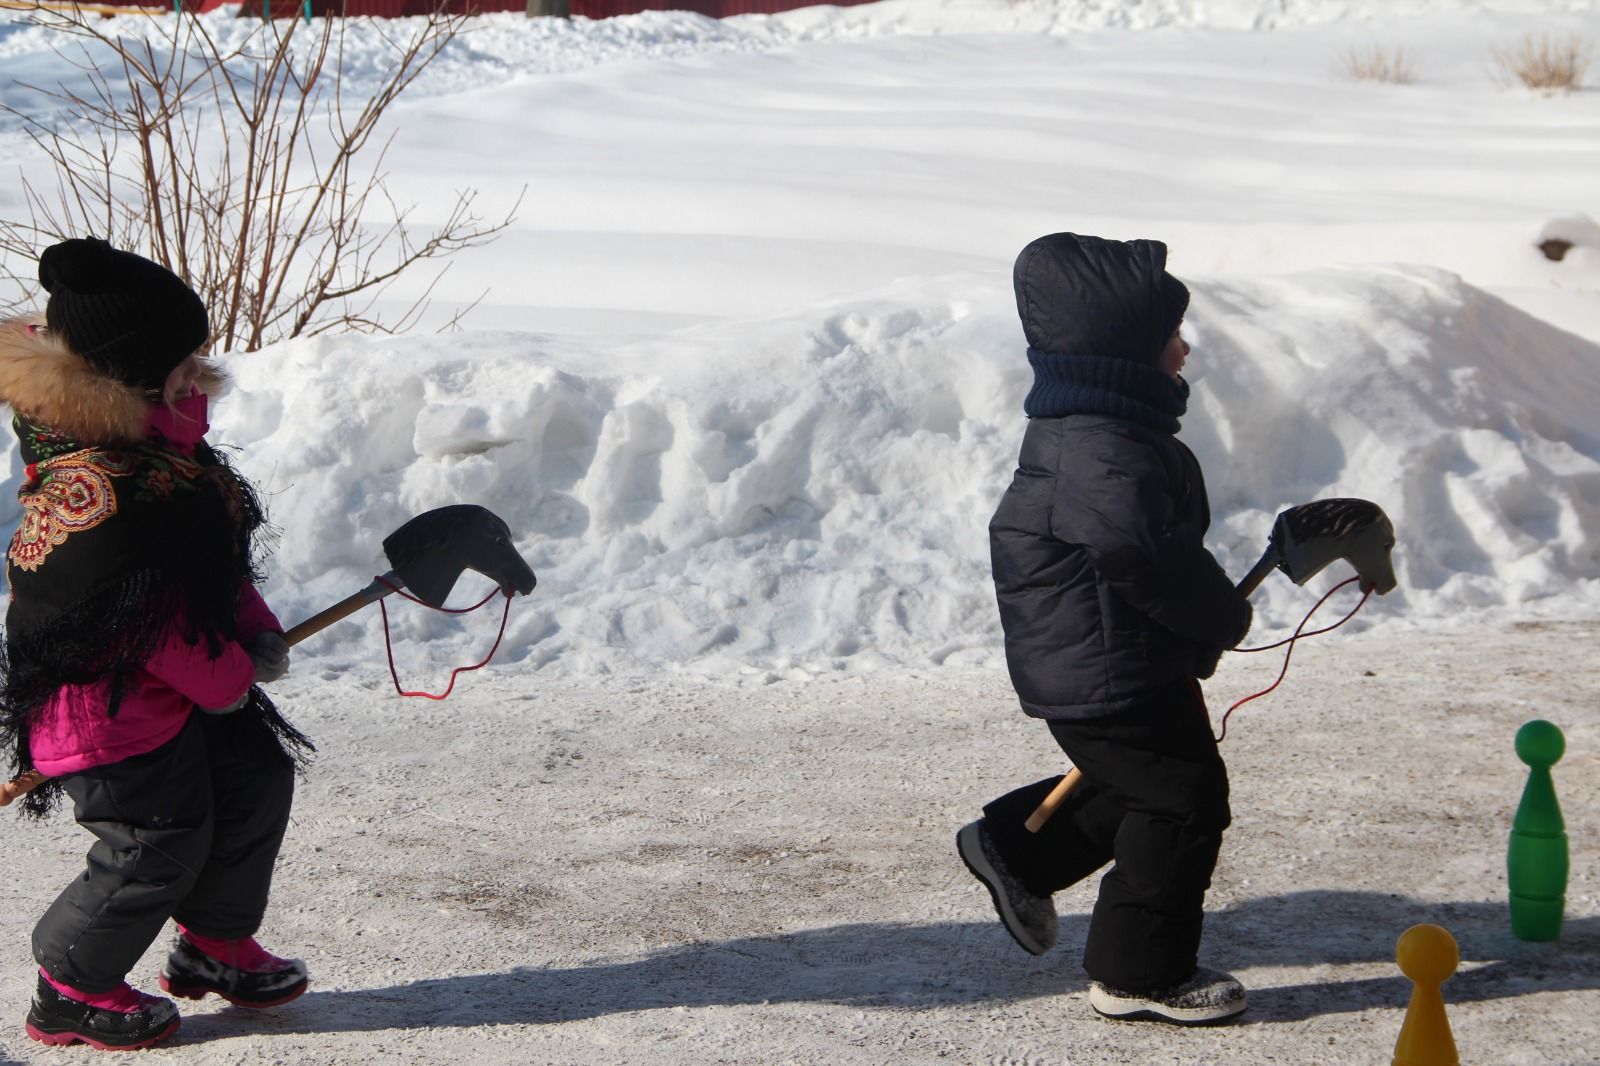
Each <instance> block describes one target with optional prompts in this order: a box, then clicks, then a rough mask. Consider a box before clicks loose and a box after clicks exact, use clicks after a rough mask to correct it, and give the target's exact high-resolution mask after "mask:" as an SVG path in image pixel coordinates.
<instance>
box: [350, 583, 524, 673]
mask: <svg viewBox="0 0 1600 1066" xmlns="http://www.w3.org/2000/svg"><path fill="white" fill-rule="evenodd" d="M376 580H377V581H378V583H379V584H381V585H385V586H387V587H388V589H389V591H390V592H397V593H399V594H400V596H401V598H402V599H407V600H410V601H411V602H412V603H420V604H422V605H423V606H424V607H427V608H428V609H429V610H434V611H442V612H443V613H445V614H469V613H471V612H472V611H476V610H477V609H478V608H479V607H482V606H483V605H484V604H486V603H488V602H489V601H490V600H492V599H494V594H495V593H496V592H499V593H501V595H503V596H505V598H506V609H505V613H503V614H502V615H501V616H500V632H499V633H497V634H495V638H494V647H492V648H490V649H489V654H488V655H485V656H484V657H483V660H482V661H481V662H476V663H473V664H472V665H471V666H458V667H456V668H455V669H454V670H451V671H450V683H449V684H448V685H446V686H445V689H444V691H443V692H440V693H438V694H437V695H435V694H434V693H432V692H411V691H408V690H407V689H404V688H401V687H400V674H399V672H398V671H396V670H395V666H394V644H393V643H392V642H391V641H390V640H389V609H388V608H387V607H385V606H384V604H383V600H382V599H380V600H379V601H378V611H379V613H381V614H382V615H383V650H384V653H385V654H386V655H388V657H389V676H390V678H392V679H393V680H394V690H395V691H396V692H398V693H400V695H402V696H420V697H422V698H423V699H428V700H442V699H444V698H445V697H446V696H448V695H450V693H451V691H453V690H454V689H455V687H456V678H457V677H459V676H460V675H462V674H464V673H467V672H468V671H471V670H481V669H482V668H483V667H485V666H488V665H489V660H490V659H493V658H494V653H495V652H497V651H499V650H500V642H501V641H502V640H504V639H505V635H506V622H507V621H508V620H509V619H510V618H511V593H509V592H505V591H503V590H501V589H498V588H497V589H495V590H494V591H493V592H490V593H489V595H487V596H485V597H484V598H483V599H481V600H479V601H478V602H477V603H475V604H473V605H472V606H471V607H435V606H433V604H431V603H427V602H425V601H423V600H419V599H417V597H415V596H413V595H411V593H409V592H407V591H406V590H405V589H403V588H401V587H400V586H399V585H396V584H395V583H394V582H392V581H389V580H388V579H386V578H383V577H379V578H377V579H376Z"/></svg>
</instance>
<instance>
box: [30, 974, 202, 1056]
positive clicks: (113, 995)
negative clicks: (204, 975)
mask: <svg viewBox="0 0 1600 1066" xmlns="http://www.w3.org/2000/svg"><path fill="white" fill-rule="evenodd" d="M178 1024H179V1018H178V1008H177V1007H175V1006H173V1004H172V1000H170V999H162V998H161V997H159V996H151V995H146V994H145V993H143V992H140V991H138V990H137V989H134V988H130V987H129V986H128V985H127V983H126V982H124V983H123V984H122V985H119V986H118V987H117V988H114V989H112V990H111V991H110V992H99V993H91V992H81V991H79V990H78V989H76V988H73V987H72V986H70V985H64V984H62V983H60V982H59V981H54V980H52V979H51V978H49V977H47V976H45V973H44V971H43V970H41V971H39V988H38V990H37V991H36V992H34V994H33V1006H32V1007H31V1008H30V1009H29V1010H28V1021H27V1024H26V1025H25V1027H24V1028H25V1029H26V1030H27V1033H28V1036H30V1037H31V1038H33V1039H34V1040H37V1041H39V1042H40V1043H41V1044H56V1045H60V1044H88V1045H89V1046H90V1047H94V1048H99V1049H100V1050H101V1051H129V1050H132V1049H133V1048H141V1047H149V1046H150V1045H151V1044H157V1043H160V1042H161V1041H163V1040H165V1039H167V1038H168V1037H169V1036H172V1035H173V1034H174V1033H176V1032H177V1031H178Z"/></svg>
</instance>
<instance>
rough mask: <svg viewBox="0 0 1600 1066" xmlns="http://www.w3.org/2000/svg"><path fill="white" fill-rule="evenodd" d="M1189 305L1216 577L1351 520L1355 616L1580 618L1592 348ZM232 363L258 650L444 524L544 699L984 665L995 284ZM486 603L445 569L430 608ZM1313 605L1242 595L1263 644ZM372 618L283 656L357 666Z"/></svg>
mask: <svg viewBox="0 0 1600 1066" xmlns="http://www.w3.org/2000/svg"><path fill="white" fill-rule="evenodd" d="M1191 287H1192V288H1193V290H1194V301H1193V304H1192V307H1191V310H1190V315H1189V320H1188V327H1187V328H1188V330H1189V333H1190V336H1191V340H1192V342H1193V344H1194V348H1195V352H1194V355H1193V356H1192V357H1191V360H1190V371H1191V381H1192V384H1193V386H1194V395H1193V398H1192V400H1191V404H1190V411H1189V414H1188V416H1187V417H1186V418H1185V420H1184V421H1185V428H1184V432H1183V437H1184V439H1185V440H1187V441H1188V442H1189V443H1190V444H1191V446H1192V447H1194V449H1195V451H1196V452H1197V453H1198V454H1199V456H1200V458H1201V461H1202V463H1203V464H1204V465H1205V467H1206V470H1207V476H1208V480H1209V485H1210V489H1211V496H1212V508H1213V513H1214V522H1213V530H1212V537H1211V542H1212V544H1213V545H1214V547H1215V548H1216V550H1217V551H1218V554H1219V557H1220V558H1221V559H1222V561H1223V563H1224V565H1225V566H1226V567H1227V568H1228V570H1229V572H1230V573H1234V574H1236V575H1242V574H1243V573H1244V571H1245V570H1246V569H1247V568H1248V567H1249V565H1250V564H1251V563H1253V562H1254V561H1255V557H1256V555H1257V554H1258V553H1259V551H1260V549H1261V547H1262V546H1263V544H1264V541H1265V537H1266V534H1267V531H1268V529H1269V528H1270V525H1271V522H1272V519H1273V517H1274V516H1275V515H1276V513H1277V512H1278V511H1279V510H1281V509H1282V508H1284V507H1286V506H1289V505H1292V504H1295V503H1300V502H1304V501H1306V500H1310V499H1316V498H1321V497H1327V496H1362V497H1366V498H1369V499H1372V500H1375V501H1377V502H1378V503H1379V504H1380V505H1382V506H1383V507H1384V508H1385V510H1386V511H1387V512H1388V513H1389V515H1390V516H1391V517H1392V518H1393V520H1394V522H1395V526H1396V528H1397V530H1398V534H1399V546H1398V548H1397V550H1396V563H1397V571H1398V574H1399V578H1400V588H1399V589H1398V590H1397V591H1396V592H1395V593H1393V594H1391V595H1390V596H1388V597H1385V598H1384V599H1382V600H1380V601H1375V603H1374V604H1373V605H1372V606H1369V608H1368V611H1367V613H1366V615H1365V617H1367V618H1376V617H1379V616H1384V615H1387V616H1389V617H1390V618H1391V619H1396V620H1397V619H1406V620H1410V621H1412V622H1416V623H1438V622H1442V621H1446V620H1452V619H1457V618H1459V617H1460V616H1461V615H1462V614H1463V612H1465V611H1467V610H1469V609H1471V608H1501V607H1516V608H1518V609H1519V610H1520V611H1522V612H1524V613H1526V612H1527V611H1529V610H1534V611H1538V610H1545V611H1550V612H1555V613H1560V612H1563V611H1572V610H1576V609H1586V608H1588V607H1591V606H1592V605H1593V604H1594V603H1595V602H1596V600H1597V599H1600V547H1597V545H1600V537H1597V534H1600V510H1597V508H1600V440H1597V439H1596V437H1595V435H1594V434H1593V433H1592V432H1591V431H1590V430H1589V429H1586V428H1585V427H1590V426H1592V425H1593V417H1592V412H1593V411H1595V410H1596V409H1600V376H1597V375H1596V374H1595V373H1594V367H1595V366H1596V365H1597V364H1600V348H1597V347H1596V346H1595V345H1594V344H1592V343H1589V342H1587V341H1584V340H1582V339H1580V338H1577V337H1575V336H1572V335H1570V334H1566V333H1563V332H1561V331H1559V330H1557V329H1555V328H1554V327H1551V326H1549V325H1547V324H1545V323H1544V322H1542V321H1540V320H1538V319H1535V318H1532V317H1530V316H1528V315H1526V314H1524V313H1522V312H1520V311H1517V310H1516V309H1514V308H1512V307H1511V306H1510V305H1508V304H1506V303H1505V302H1503V301H1501V300H1499V299H1498V298H1495V297H1493V296H1491V295H1489V294H1486V293H1484V292H1482V291H1481V290H1478V289H1475V288H1473V287H1471V286H1469V285H1467V284H1465V283H1464V282H1462V281H1461V280H1460V279H1459V278H1458V277H1456V276H1455V275H1452V274H1448V273H1445V272H1442V271H1438V270H1434V269H1431V268H1421V267H1409V266H1395V267H1391V268H1379V269H1366V270H1355V269H1351V270H1327V271H1321V272H1316V273H1310V274H1302V275H1291V276H1287V277H1283V278H1273V279H1264V280H1263V279H1253V280H1233V279H1230V280H1228V281H1226V282H1223V281H1218V280H1209V281H1208V280H1206V279H1199V280H1195V279H1191ZM230 365H231V367H232V369H233V371H234V373H235V375H236V378H237V384H236V387H235V391H234V393H233V394H232V395H231V396H229V397H227V398H226V399H225V400H224V401H223V402H222V404H221V405H220V407H219V409H218V411H217V413H216V417H215V428H214V430H213V438H214V439H217V440H220V441H223V442H228V443H233V444H237V445H240V446H242V447H243V449H244V451H243V455H242V457H241V461H242V463H243V465H244V467H245V469H246V470H247V471H248V472H249V473H250V474H251V475H252V476H253V477H255V478H257V479H258V480H259V481H260V482H261V483H262V484H263V486H264V488H266V490H267V491H268V492H269V494H270V497H269V498H270V505H271V508H272V514H273V517H274V520H275V521H276V522H277V524H279V525H280V526H281V527H282V528H283V537H282V542H281V544H280V547H279V549H278V552H277V554H276V555H275V557H274V559H273V561H272V564H271V572H272V577H271V579H270V581H269V584H268V588H267V592H268V596H269V599H270V600H271V601H272V602H273V603H274V605H275V606H277V607H278V608H279V609H280V613H281V614H283V615H284V617H285V621H291V622H292V621H295V620H298V619H299V618H301V617H304V616H306V615H309V614H310V613H312V612H314V611H315V610H318V609H320V608H321V607H323V606H326V605H327V604H329V603H332V602H334V601H335V600H337V599H340V598H342V597H344V596H345V595H347V594H349V593H350V592H353V591H355V590H356V589H358V588H360V587H361V586H363V585H365V584H366V583H367V581H368V580H369V579H370V578H371V576H372V575H373V574H374V573H377V572H380V571H382V570H384V569H386V568H387V567H386V564H385V563H384V561H383V559H382V556H381V552H380V550H379V544H380V542H381V541H382V539H383V537H384V536H386V535H387V534H388V533H389V532H391V531H392V530H393V529H394V528H396V527H398V526H399V525H400V524H401V523H402V522H403V521H405V520H406V519H407V518H408V517H410V516H411V515H413V514H415V513H417V512H420V511H423V510H428V509H431V508H434V507H439V506H443V505H446V504H450V503H459V502H467V503H479V504H483V505H485V506H487V507H489V508H490V509H491V510H493V511H495V512H496V513H498V514H499V515H501V516H502V517H503V518H505V519H506V521H507V522H508V523H509V524H510V526H511V528H512V529H513V531H514V532H515V533H516V534H517V537H518V545H519V547H520V549H521V550H522V551H523V552H524V554H525V555H526V557H527V558H528V560H529V561H530V563H532V565H533V566H534V568H535V570H536V571H537V572H538V574H539V577H540V586H539V588H538V589H537V590H536V591H535V593H534V594H533V595H532V596H531V597H530V598H528V599H527V600H519V601H518V602H517V604H516V605H515V607H514V609H513V612H512V624H511V628H510V630H509V631H508V634H507V638H506V644H505V646H504V648H505V650H504V651H503V652H502V655H504V656H507V657H509V658H513V659H519V660H524V661H526V662H527V663H528V664H529V665H531V666H532V667H535V668H539V669H541V670H549V671H551V672H553V673H556V674H563V675H565V674H573V673H576V674H595V673H604V672H609V671H622V672H631V671H634V670H660V669H668V670H679V669H682V670H689V671H693V672H696V673H705V674H714V675H719V676H730V677H732V676H741V675H754V676H757V677H764V678H774V679H775V678H781V677H805V676H810V675H812V674H814V673H818V672H834V671H847V672H853V671H862V670H870V669H874V668H876V667H880V666H885V665H896V666H902V667H904V666H909V667H912V668H915V667H919V666H932V665H937V664H941V663H946V662H952V661H954V662H957V663H962V664H966V665H998V662H999V659H998V651H999V631H998V625H997V621H996V615H995V608H994V605H993V598H992V588H991V584H990V579H989V569H988V546H987V532H986V525H987V522H988V518H989V515H990V514H991V512H992V511H993V508H994V504H995V502H996V500H997V499H998V497H999V494H1000V493H1001V491H1003V489H1004V487H1005V485H1006V484H1007V483H1008V482H1009V479H1010V476H1011V471H1012V468H1013V465H1014V462H1015V457H1016V450H1017V445H1018V442H1019V440H1020V437H1021V433H1022V430H1023V428H1024V419H1023V417H1022V414H1021V404H1022V397H1023V394H1024V393H1025V391H1026V389H1027V387H1028V384H1029V380H1030V377H1029V371H1028V369H1027V363H1026V360H1025V358H1024V355H1023V343H1022V340H1021V337H1020V330H1019V328H1018V326H1017V324H1016V317H1015V311H1014V308H1013V306H1012V303H1011V294H1010V288H1009V279H1008V278H1007V276H1005V275H1004V274H1003V273H1001V272H983V273H969V274H961V275H952V276H947V277H942V278H937V279H926V278H924V279H908V280H905V281H902V282H900V283H898V284H896V285H895V286H892V287H890V288H888V289H885V290H883V291H881V292H879V293H876V294H874V295H872V296H869V297H864V298H861V299H856V300H852V301H848V302H844V303H839V304H833V305H828V306H824V307H819V308H815V309H812V310H811V311H808V312H806V313H803V314H797V315H793V316H789V317H783V318H777V319H771V320H765V321H754V322H752V321H745V322H734V321H728V322H718V323H714V324H710V325H705V326H700V327H696V328H694V329H691V330H685V331H681V332H679V333H676V334H671V335H667V336H664V337H659V338H651V339H648V340H632V341H626V342H618V343H615V344H611V345H607V344H606V343H604V342H603V341H599V340H596V339H595V338H593V337H588V336H585V337H581V338H574V337H566V336H558V335H548V334H545V335H540V334H516V333H498V334H486V333H472V334H462V335H459V336H457V337H453V338H426V339H425V338H401V339H392V338H391V339H383V340H375V339H317V340H305V341H296V342H291V343H287V344H284V345H280V346H278V347H276V348H274V349H269V350H266V351H262V352H259V353H255V354H252V355H248V356H241V357H235V358H233V359H232V360H231V361H230ZM1338 569H1339V568H1337V567H1336V568H1330V570H1329V571H1328V572H1327V574H1325V575H1323V576H1322V577H1319V578H1318V579H1317V580H1316V581H1315V582H1313V585H1314V586H1316V588H1325V587H1327V586H1329V585H1331V584H1332V583H1333V581H1334V580H1335V579H1337V578H1339V577H1343V576H1347V575H1346V574H1342V573H1336V572H1335V571H1336V570H1338ZM484 591H486V583H485V582H484V581H483V579H482V578H478V577H476V576H474V575H470V574H469V575H468V576H467V577H466V578H464V579H463V581H462V582H461V586H460V588H459V589H458V592H457V594H456V597H455V598H456V599H460V600H462V601H463V602H465V601H467V600H469V599H472V598H475V597H476V596H478V595H482V594H483V593H484ZM1314 591H1315V590H1314V589H1308V590H1300V589H1295V588H1294V587H1293V586H1291V585H1290V584H1289V583H1288V582H1286V581H1284V580H1282V579H1281V578H1279V577H1275V578H1273V579H1271V580H1269V582H1268V583H1267V585H1266V586H1265V587H1264V588H1263V590H1262V592H1260V593H1258V595H1257V602H1258V604H1259V606H1260V614H1259V616H1258V617H1259V618H1260V619H1261V623H1260V624H1259V625H1258V635H1264V634H1265V633H1266V632H1267V631H1268V630H1270V629H1273V628H1278V627H1283V626H1287V625H1292V624H1293V622H1294V621H1296V620H1298V618H1299V616H1300V615H1301V614H1302V613H1303V612H1304V611H1305V610H1306V609H1307V608H1308V607H1309V605H1310V603H1311V602H1312V601H1313V593H1314ZM479 617H482V616H479ZM377 621H378V620H377V618H376V617H375V612H368V613H367V614H366V615H363V616H357V618H356V619H354V620H352V621H348V622H344V623H341V624H340V625H339V626H337V627H335V628H334V629H331V630H329V631H328V632H327V633H325V634H324V635H322V636H319V637H317V638H315V643H312V644H309V645H308V650H310V651H312V652H316V653H320V654H322V655H325V656H327V657H328V659H327V662H328V666H329V668H337V666H338V662H339V660H340V659H341V658H342V657H345V656H349V657H353V658H366V657H368V656H370V655H371V654H372V650H373V644H372V642H373V640H375V639H378V638H377V637H376V634H375V632H374V631H375V628H376V626H377ZM492 626H493V623H492V622H488V621H485V622H481V623H479V622H475V621H469V622H467V623H463V622H461V621H460V620H458V619H454V618H449V617H446V616H443V615H437V614H433V613H431V612H425V611H423V610H422V609H421V608H416V607H411V606H406V607H403V608H401V609H400V610H398V611H396V612H395V634H396V638H397V640H398V641H399V642H400V643H401V645H402V654H401V658H402V659H403V660H405V661H408V662H418V661H422V660H425V661H427V662H429V663H430V664H437V663H443V662H447V661H462V662H464V661H467V660H468V659H470V658H472V657H473V656H472V653H473V652H474V651H479V652H481V650H482V649H483V648H485V647H487V644H488V642H489V641H490V640H491V639H492ZM423 641H426V642H429V643H430V646H431V650H427V649H424V648H422V647H421V646H420V642H423ZM406 645H411V646H410V647H405V646H406Z"/></svg>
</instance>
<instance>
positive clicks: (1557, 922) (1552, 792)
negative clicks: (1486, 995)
mask: <svg viewBox="0 0 1600 1066" xmlns="http://www.w3.org/2000/svg"><path fill="white" fill-rule="evenodd" d="M1566 750H1567V741H1566V738H1565V737H1563V736H1562V735H1561V730H1560V729H1558V728H1557V727H1556V726H1555V725H1554V724H1553V723H1551V722H1546V721H1544V720H1543V719H1535V720H1534V721H1531V722H1529V723H1527V724H1526V725H1524V726H1523V727H1522V728H1521V729H1519V730H1517V758H1519V759H1521V760H1522V761H1523V762H1525V763H1527V764H1528V783H1527V785H1526V786H1525V787H1524V788H1523V790H1522V802H1521V803H1520V804H1519V805H1518V806H1517V816H1516V818H1515V819H1514V820H1513V821H1512V823H1511V846H1510V848H1509V849H1507V852H1506V880H1507V881H1508V882H1509V884H1510V887H1511V933H1512V935H1513V936H1515V937H1517V938H1518V939H1519V940H1554V939H1556V938H1557V937H1559V936H1560V935H1561V914H1562V911H1563V909H1564V908H1565V906H1566V897H1567V833H1566V828H1567V827H1566V823H1565V822H1563V821H1562V820H1561V805H1560V804H1559V803H1557V802H1556V786H1555V782H1553V781H1552V780H1551V779H1550V767H1552V766H1554V765H1555V764H1556V763H1557V762H1558V761H1560V759H1561V756H1562V755H1563V754H1564V753H1565V752H1566Z"/></svg>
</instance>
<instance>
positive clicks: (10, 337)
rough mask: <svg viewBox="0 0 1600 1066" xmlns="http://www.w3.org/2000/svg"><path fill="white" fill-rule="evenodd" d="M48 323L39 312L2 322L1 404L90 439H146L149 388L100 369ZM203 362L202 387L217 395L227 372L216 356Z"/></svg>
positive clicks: (87, 441)
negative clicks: (46, 327)
mask: <svg viewBox="0 0 1600 1066" xmlns="http://www.w3.org/2000/svg"><path fill="white" fill-rule="evenodd" d="M43 324H44V323H43V320H42V319H40V318H37V317H32V318H29V317H24V318H14V319H9V320H5V321H0V403H5V404H7V405H9V406H10V407H11V408H12V409H13V410H15V411H16V412H17V413H18V414H20V415H23V416H24V417H26V418H28V419H31V420H33V421H35V422H39V423H42V424H43V425H46V426H49V427H50V428H51V429H54V430H56V431H58V432H60V433H63V434H65V435H67V436H69V437H71V438H73V439H75V440H79V441H82V442H83V443H85V444H114V443H125V442H131V441H139V440H143V439H144V437H145V435H146V433H147V431H148V426H149V419H150V407H151V402H152V401H151V398H150V396H149V395H148V394H147V393H146V392H145V390H143V389H141V388H139V387H137V386H135V385H128V384H124V383H123V382H120V381H117V380H115V379H113V378H109V377H106V376H105V375H104V374H101V373H99V372H98V371H96V370H95V369H94V368H93V367H91V366H90V365H89V363H88V362H87V361H86V360H84V359H83V357H82V356H79V355H77V354H76V353H74V352H73V351H71V350H70V349H69V348H67V347H66V345H64V344H62V343H61V341H60V340H59V339H58V338H56V337H54V336H53V335H52V334H50V333H49V332H48V331H46V330H44V329H43V328H42V327H43ZM30 327H40V328H37V329H33V328H30ZM201 362H202V363H203V364H204V370H203V371H202V372H201V376H200V380H199V382H198V383H197V386H198V388H199V389H200V391H201V392H204V393H205V394H206V395H207V396H210V397H211V398H212V399H215V398H216V397H217V396H218V395H220V394H221V393H222V392H223V391H224V389H225V388H226V386H227V376H226V375H225V374H224V373H223V372H222V371H221V370H220V369H219V368H218V367H217V366H216V365H215V364H213V363H212V362H211V360H209V359H205V358H202V360H201ZM156 402H159V400H158V401H156Z"/></svg>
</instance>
